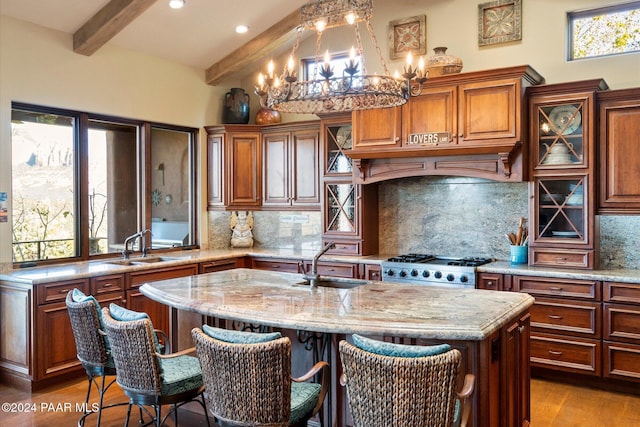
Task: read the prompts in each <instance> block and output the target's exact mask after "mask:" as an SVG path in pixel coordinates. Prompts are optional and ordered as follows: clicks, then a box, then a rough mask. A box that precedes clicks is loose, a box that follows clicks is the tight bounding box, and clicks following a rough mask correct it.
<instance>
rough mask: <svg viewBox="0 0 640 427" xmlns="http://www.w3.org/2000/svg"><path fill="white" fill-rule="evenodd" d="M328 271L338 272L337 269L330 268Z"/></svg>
mask: <svg viewBox="0 0 640 427" xmlns="http://www.w3.org/2000/svg"><path fill="white" fill-rule="evenodd" d="M328 271H336V269H335V268H329V269H328Z"/></svg>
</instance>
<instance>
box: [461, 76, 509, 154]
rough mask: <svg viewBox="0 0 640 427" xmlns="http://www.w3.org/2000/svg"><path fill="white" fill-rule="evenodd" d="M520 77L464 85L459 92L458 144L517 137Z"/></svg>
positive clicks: (497, 140)
mask: <svg viewBox="0 0 640 427" xmlns="http://www.w3.org/2000/svg"><path fill="white" fill-rule="evenodd" d="M520 92H521V83H520V80H519V79H504V80H492V81H487V82H477V83H469V84H463V85H460V86H459V92H458V143H459V144H482V145H484V144H487V145H490V144H491V143H492V142H494V141H495V142H503V143H504V142H506V141H513V142H516V141H518V140H519V139H520V127H521V117H520V115H521V108H522V107H521V105H520V103H521V102H520V99H521V95H520Z"/></svg>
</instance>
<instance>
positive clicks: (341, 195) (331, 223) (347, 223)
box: [325, 182, 358, 234]
mask: <svg viewBox="0 0 640 427" xmlns="http://www.w3.org/2000/svg"><path fill="white" fill-rule="evenodd" d="M325 201H326V204H325V207H326V213H325V215H326V216H325V232H328V233H340V234H356V233H357V231H358V228H357V224H356V219H357V216H356V186H355V185H353V184H351V183H348V182H336V183H326V185H325Z"/></svg>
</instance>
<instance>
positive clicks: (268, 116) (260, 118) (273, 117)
mask: <svg viewBox="0 0 640 427" xmlns="http://www.w3.org/2000/svg"><path fill="white" fill-rule="evenodd" d="M281 121H282V117H281V116H280V112H279V111H276V110H271V109H269V108H261V109H260V110H258V112H257V113H256V124H257V125H270V124H274V123H280V122H281Z"/></svg>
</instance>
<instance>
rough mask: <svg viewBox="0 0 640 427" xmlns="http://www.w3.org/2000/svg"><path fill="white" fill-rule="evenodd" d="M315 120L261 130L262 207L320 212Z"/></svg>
mask: <svg viewBox="0 0 640 427" xmlns="http://www.w3.org/2000/svg"><path fill="white" fill-rule="evenodd" d="M319 134H320V125H319V122H318V121H314V122H304V123H302V124H291V125H289V126H286V127H285V126H269V127H265V128H263V131H262V144H263V145H262V151H263V157H264V161H263V168H262V170H263V173H262V176H263V182H262V186H263V201H262V208H263V209H266V208H274V209H282V208H288V207H295V208H296V209H314V210H319V209H320V185H319V180H320V171H319V168H320V159H319V155H320V142H319Z"/></svg>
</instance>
